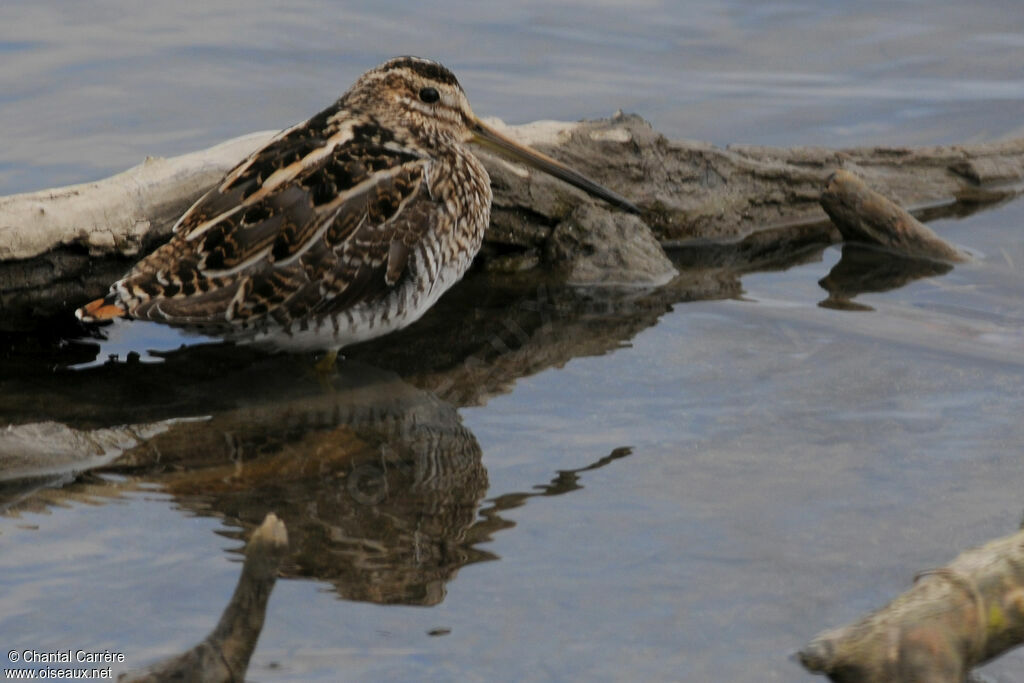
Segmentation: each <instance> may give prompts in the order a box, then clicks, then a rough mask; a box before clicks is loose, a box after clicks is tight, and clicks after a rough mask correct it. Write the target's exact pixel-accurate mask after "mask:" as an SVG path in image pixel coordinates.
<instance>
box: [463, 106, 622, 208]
mask: <svg viewBox="0 0 1024 683" xmlns="http://www.w3.org/2000/svg"><path fill="white" fill-rule="evenodd" d="M473 142H475V143H477V144H478V145H481V146H483V147H486V148H488V149H492V150H494V151H496V152H498V153H500V154H503V155H505V156H507V157H510V158H512V159H515V160H516V161H521V162H523V163H525V164H529V165H530V166H533V167H534V168H536V169H539V170H541V171H544V172H545V173H549V174H551V175H553V176H555V177H556V178H559V179H561V180H564V181H565V182H567V183H569V184H570V185H575V186H576V187H578V188H580V189H581V190H583V191H584V192H588V193H590V194H592V195H594V196H595V197H598V198H600V199H603V200H605V201H606V202H608V203H609V204H613V205H615V206H618V207H620V208H622V209H625V210H626V211H629V212H630V213H640V209H638V208H637V207H636V205H635V204H633V203H632V202H631V201H629V200H628V199H626V198H625V197H623V196H622V195H619V194H616V193H615V192H612V191H611V190H609V189H608V188H606V187H602V186H601V185H598V184H597V183H595V182H594V181H593V180H591V179H590V178H588V177H586V176H585V175H583V174H582V173H580V172H578V171H574V170H572V169H571V168H569V167H568V166H566V165H565V164H563V163H561V162H559V161H555V160H554V159H552V158H551V157H549V156H547V155H546V154H541V153H540V152H538V151H536V150H533V149H530V148H529V147H527V146H525V145H521V144H519V143H518V142H516V141H515V140H513V139H511V138H508V137H506V136H504V135H502V134H501V133H499V132H498V131H496V130H494V129H493V128H491V127H490V126H487V125H485V124H484V123H483V122H481V121H480V120H479V119H477V120H476V122H475V123H474V125H473Z"/></svg>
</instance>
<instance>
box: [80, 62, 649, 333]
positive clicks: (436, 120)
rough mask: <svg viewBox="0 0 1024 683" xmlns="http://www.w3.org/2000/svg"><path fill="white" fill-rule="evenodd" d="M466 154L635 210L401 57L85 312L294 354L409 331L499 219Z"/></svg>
mask: <svg viewBox="0 0 1024 683" xmlns="http://www.w3.org/2000/svg"><path fill="white" fill-rule="evenodd" d="M468 142H476V143H479V144H483V145H486V146H488V147H489V148H491V149H494V150H496V151H498V152H500V153H502V154H505V155H506V156H509V157H511V158H514V159H517V160H519V161H523V162H526V163H528V164H531V165H533V166H535V167H536V168H538V169H541V170H543V171H545V172H547V173H550V174H552V175H554V176H556V177H558V178H561V179H563V180H565V181H567V182H569V183H571V184H573V185H575V186H577V187H579V188H582V189H584V190H586V191H587V192H590V193H591V194H593V195H596V196H598V197H601V198H603V199H605V200H607V201H609V202H611V203H612V204H615V205H618V206H620V207H623V208H625V209H627V210H630V211H634V212H636V211H637V209H636V207H634V206H633V205H632V204H630V203H629V202H628V201H627V200H625V199H623V198H622V197H620V196H618V195H616V194H615V193H613V192H611V191H609V190H607V189H605V188H603V187H601V186H599V185H597V184H596V183H594V182H592V181H590V180H589V179H587V178H585V177H584V176H582V175H580V174H579V173H577V172H576V171H573V170H571V169H569V168H568V167H566V166H564V165H562V164H560V163H559V162H557V161H555V160H553V159H550V158H549V157H546V156H544V155H542V154H540V153H538V152H535V151H533V150H531V149H529V148H527V147H524V146H522V145H519V144H518V143H515V142H514V141H512V140H510V139H509V138H507V137H505V136H503V135H501V134H499V133H498V132H497V131H495V130H493V129H491V128H489V127H488V126H486V125H484V124H483V123H482V122H481V121H480V120H479V119H478V118H477V117H476V116H475V115H474V114H473V111H472V109H470V106H469V102H468V101H467V100H466V96H465V94H464V93H463V91H462V87H461V86H460V85H459V83H458V81H457V80H456V79H455V76H454V75H453V74H452V73H451V72H450V71H448V70H447V69H446V68H444V67H443V66H441V65H440V64H437V63H435V62H431V61H428V60H425V59H418V58H414V57H399V58H396V59H392V60H391V61H389V62H386V63H385V64H383V65H381V66H379V67H377V68H376V69H372V70H371V71H368V72H367V73H366V74H364V75H363V76H361V77H360V78H359V80H357V81H356V83H355V84H354V85H353V86H352V88H351V89H350V90H349V91H348V92H347V93H345V95H343V96H342V97H341V99H339V100H338V101H337V102H336V103H335V104H334V105H332V106H331V107H329V108H327V109H325V110H324V111H322V112H320V113H319V114H317V115H316V116H314V117H313V118H311V119H309V120H308V121H306V122H305V123H302V124H299V125H298V126H295V127H293V128H290V129H288V130H286V131H284V132H283V133H281V134H280V135H278V136H277V137H276V138H274V140H272V141H271V142H270V143H268V144H267V146H266V147H264V148H263V149H261V150H259V151H257V152H256V153H254V154H253V155H252V156H251V157H249V158H248V159H247V160H246V161H244V162H242V163H241V164H239V165H238V166H237V167H235V168H234V170H232V171H231V172H230V173H228V175H227V176H226V177H225V178H224V180H223V181H221V183H220V184H219V185H218V186H217V187H215V188H214V189H213V190H211V191H210V192H209V193H207V194H206V195H205V196H204V197H203V198H202V199H200V200H199V201H198V202H197V203H196V204H195V205H194V206H193V207H192V208H191V209H189V210H188V211H187V212H186V213H185V215H184V216H182V218H181V219H180V220H179V221H178V224H177V225H176V226H175V234H174V236H173V237H172V238H171V241H170V242H169V243H167V244H165V245H164V246H162V247H160V248H159V249H157V250H156V251H155V252H154V253H153V254H151V255H150V256H148V257H147V258H145V259H143V260H142V261H141V262H139V263H138V264H137V265H136V266H135V267H134V268H133V269H132V270H131V272H129V273H128V274H127V275H126V276H125V277H124V278H122V279H121V280H119V281H117V282H115V283H114V284H113V285H112V286H111V289H110V293H109V294H108V295H107V296H106V297H105V298H103V299H97V300H96V301H93V302H92V303H90V304H88V305H86V306H85V307H84V308H81V309H79V310H78V311H77V315H78V316H79V318H81V319H82V320H85V321H96V320H103V319H107V318H115V317H119V316H124V315H128V316H131V317H135V318H142V319H148V320H154V321H157V322H163V323H168V324H172V325H180V326H187V327H193V328H198V329H201V330H203V331H205V332H208V333H214V334H224V335H226V336H232V337H237V338H243V339H248V338H254V339H256V340H258V341H269V342H270V343H271V344H273V345H276V346H281V347H290V348H339V347H341V346H344V345H347V344H351V343H354V342H357V341H360V340H364V339H369V338H372V337H376V336H379V335H382V334H385V333H387V332H390V331H392V330H395V329H398V328H401V327H404V326H406V325H408V324H410V323H411V322H413V321H414V320H416V319H417V318H419V317H420V316H421V315H422V314H423V313H424V312H425V311H426V310H427V309H428V308H429V307H430V306H431V305H432V304H433V303H434V302H435V301H436V300H437V299H438V297H439V296H440V295H441V294H442V293H443V292H444V291H445V290H446V289H448V288H449V287H451V285H452V284H454V283H455V282H456V281H457V280H459V278H461V277H462V275H463V274H464V273H465V272H466V269H467V268H468V267H469V264H470V262H471V261H472V259H473V256H474V255H475V254H476V252H477V250H478V249H479V248H480V244H481V240H482V239H483V233H484V230H485V228H486V227H487V224H488V222H489V219H490V207H491V190H490V184H489V179H488V176H487V172H486V171H485V170H484V167H483V166H482V165H481V164H480V162H479V161H478V160H477V159H476V157H475V156H474V155H473V154H472V153H471V152H470V151H469V148H468V147H467V146H466V143H468Z"/></svg>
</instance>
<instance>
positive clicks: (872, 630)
mask: <svg viewBox="0 0 1024 683" xmlns="http://www.w3.org/2000/svg"><path fill="white" fill-rule="evenodd" d="M1022 642H1024V531H1019V532H1017V533H1015V534H1013V535H1012V536H1007V537H1005V538H1001V539H998V540H995V541H992V542H990V543H988V544H986V545H984V546H982V547H980V548H975V549H973V550H969V551H967V552H965V553H962V554H961V555H960V556H958V557H957V558H956V559H955V560H953V561H952V562H951V563H950V564H949V565H947V566H946V567H943V568H941V569H936V570H930V571H926V572H922V573H921V574H919V575H918V580H917V581H915V583H914V586H913V587H912V588H911V589H910V590H908V591H907V592H906V593H904V594H903V595H901V596H899V597H898V598H896V599H895V600H893V601H892V602H890V603H889V604H888V605H886V606H885V607H883V608H882V609H880V610H878V611H876V612H873V613H872V614H869V615H868V616H866V617H864V618H863V619H861V620H860V621H858V622H856V623H854V624H851V625H848V626H844V627H842V628H839V629H835V630H831V631H826V632H824V633H821V634H819V635H818V636H816V637H815V638H814V639H813V640H812V641H811V642H810V644H808V645H807V646H806V647H804V648H803V649H802V650H801V651H800V652H799V654H798V657H799V659H800V662H801V663H802V664H803V665H804V667H806V668H807V669H808V670H809V671H812V672H814V673H822V674H826V675H827V676H829V678H831V679H832V680H833V681H837V682H842V683H869V682H874V681H878V682H882V681H885V682H887V683H910V682H912V681H915V682H916V681H929V682H930V683H947V682H948V683H954V682H957V683H959V682H960V681H963V680H965V678H966V676H967V674H968V672H969V671H970V669H971V668H972V667H975V666H978V665H980V664H983V663H984V662H986V661H988V660H990V659H993V658H994V657H997V656H999V655H1000V654H1002V653H1004V652H1005V651H1007V650H1008V649H1010V648H1013V647H1016V646H1017V645H1020V644H1021V643H1022Z"/></svg>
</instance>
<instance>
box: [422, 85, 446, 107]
mask: <svg viewBox="0 0 1024 683" xmlns="http://www.w3.org/2000/svg"><path fill="white" fill-rule="evenodd" d="M420 99H421V100H422V101H424V102H426V103H427V104H433V103H434V102H437V101H438V100H439V99H441V93H439V92H437V89H436V88H423V89H422V90H420Z"/></svg>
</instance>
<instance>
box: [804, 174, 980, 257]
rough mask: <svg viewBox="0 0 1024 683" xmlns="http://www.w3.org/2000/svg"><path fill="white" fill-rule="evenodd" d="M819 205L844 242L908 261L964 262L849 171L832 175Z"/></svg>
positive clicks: (904, 211) (915, 220)
mask: <svg viewBox="0 0 1024 683" xmlns="http://www.w3.org/2000/svg"><path fill="white" fill-rule="evenodd" d="M821 206H822V208H824V209H825V213H827V214H828V215H829V218H831V219H832V222H833V223H834V224H835V226H836V227H837V228H839V232H840V233H842V235H843V239H845V240H846V241H847V242H863V243H866V244H877V245H879V246H882V247H885V248H886V249H889V250H891V251H893V252H895V253H898V254H900V255H902V256H906V257H909V258H925V259H934V260H936V261H945V262H948V263H961V262H964V261H967V260H968V256H967V254H965V253H964V252H963V251H961V250H959V249H957V248H956V247H954V246H953V245H951V244H949V243H948V242H946V241H945V240H943V239H942V238H941V237H939V236H938V235H936V234H935V233H934V232H932V230H931V229H929V228H928V226H926V225H925V224H923V223H921V222H920V221H919V220H917V219H916V218H914V217H913V216H911V215H910V212H908V211H907V210H906V209H904V208H903V207H901V206H899V205H898V204H896V203H895V202H893V201H892V200H890V199H888V198H887V197H885V196H884V195H882V194H881V193H880V192H875V191H874V190H872V189H871V188H869V187H868V186H867V184H866V183H865V182H864V181H863V180H861V179H860V178H858V177H857V176H856V175H854V174H853V173H850V172H849V171H844V170H839V171H836V172H835V173H833V174H832V176H831V177H830V178H829V179H828V184H827V185H826V186H825V191H824V192H822V193H821Z"/></svg>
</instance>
